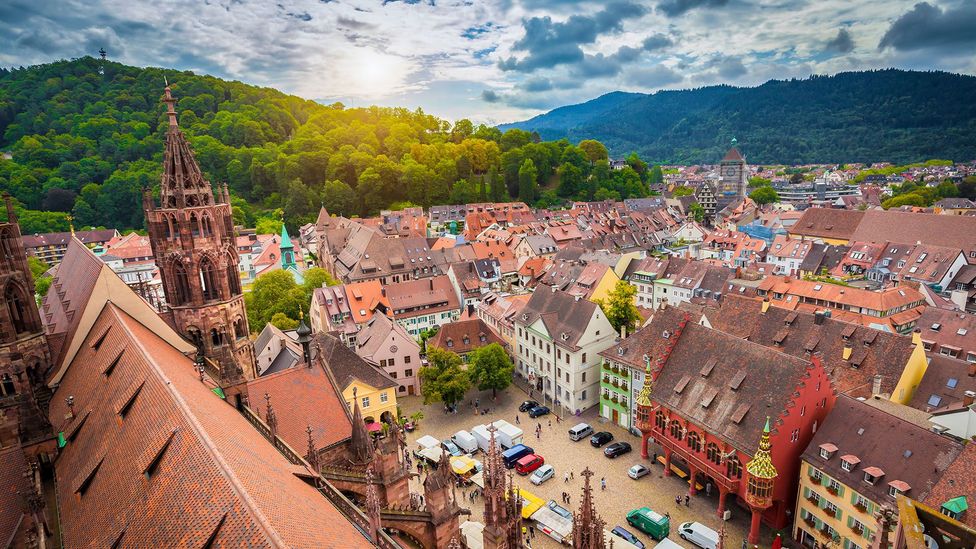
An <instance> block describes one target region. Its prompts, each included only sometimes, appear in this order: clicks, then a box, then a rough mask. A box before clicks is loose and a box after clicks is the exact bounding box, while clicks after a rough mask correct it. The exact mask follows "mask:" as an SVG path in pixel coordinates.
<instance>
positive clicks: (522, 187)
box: [518, 158, 538, 204]
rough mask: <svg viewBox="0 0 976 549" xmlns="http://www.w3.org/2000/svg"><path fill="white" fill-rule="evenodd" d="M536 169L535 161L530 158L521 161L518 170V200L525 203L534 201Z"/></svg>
mask: <svg viewBox="0 0 976 549" xmlns="http://www.w3.org/2000/svg"><path fill="white" fill-rule="evenodd" d="M537 173H538V172H537V171H536V169H535V162H533V161H532V159H531V158H526V159H525V162H522V167H520V168H519V172H518V181H519V187H518V196H519V200H521V201H522V202H525V203H526V204H531V203H532V202H534V201H535V195H536V191H537V187H538V185H537V184H536V176H537Z"/></svg>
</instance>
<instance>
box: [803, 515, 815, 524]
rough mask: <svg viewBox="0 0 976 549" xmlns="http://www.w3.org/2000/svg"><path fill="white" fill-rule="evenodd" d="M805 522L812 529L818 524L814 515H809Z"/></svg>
mask: <svg viewBox="0 0 976 549" xmlns="http://www.w3.org/2000/svg"><path fill="white" fill-rule="evenodd" d="M803 522H805V523H807V526H810V527H813V526H816V524H817V521H816V520H814V518H813V515H807V516H806V517H804V518H803Z"/></svg>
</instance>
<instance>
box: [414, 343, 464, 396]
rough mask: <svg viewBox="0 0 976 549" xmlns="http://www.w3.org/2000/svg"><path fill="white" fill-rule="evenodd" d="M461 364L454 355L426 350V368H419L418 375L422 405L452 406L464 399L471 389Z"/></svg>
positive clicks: (437, 350) (440, 350)
mask: <svg viewBox="0 0 976 549" xmlns="http://www.w3.org/2000/svg"><path fill="white" fill-rule="evenodd" d="M461 364H462V362H461V357H459V356H458V355H457V354H456V353H452V352H451V351H447V350H444V349H440V348H438V347H430V348H428V349H427V366H423V367H421V368H420V373H419V375H420V394H422V395H423V396H424V404H430V403H432V402H443V403H444V404H445V405H447V406H453V405H454V404H455V403H456V402H458V401H460V400H461V399H463V398H464V394H465V393H467V392H468V389H470V388H471V379H470V378H469V376H468V372H467V371H465V370H464V369H463V368H462V367H461Z"/></svg>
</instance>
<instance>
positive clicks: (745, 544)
mask: <svg viewBox="0 0 976 549" xmlns="http://www.w3.org/2000/svg"><path fill="white" fill-rule="evenodd" d="M747 547H749V545H748V544H747V543H746V540H742V549H746V548H747Z"/></svg>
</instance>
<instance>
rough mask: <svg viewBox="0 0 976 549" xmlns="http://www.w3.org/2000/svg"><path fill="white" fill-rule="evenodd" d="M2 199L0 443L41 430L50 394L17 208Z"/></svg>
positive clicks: (22, 439)
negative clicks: (3, 212)
mask: <svg viewBox="0 0 976 549" xmlns="http://www.w3.org/2000/svg"><path fill="white" fill-rule="evenodd" d="M4 200H5V202H6V208H7V221H6V222H5V223H0V418H6V420H5V421H0V447H5V446H11V445H17V444H18V443H19V442H27V439H33V438H35V434H39V435H45V434H47V431H48V428H49V427H50V426H49V425H47V423H46V420H44V419H43V414H42V413H40V410H39V407H42V408H43V407H46V404H47V401H48V400H49V398H50V391H48V390H47V388H46V387H44V377H45V375H46V374H47V372H48V369H49V368H50V366H51V356H50V351H49V348H48V344H47V337H46V336H45V333H44V326H43V324H42V323H41V315H40V313H39V312H38V310H37V305H35V303H34V279H33V277H31V271H30V267H29V266H28V264H27V255H26V253H25V251H24V245H23V241H22V239H21V234H20V226H19V225H18V224H17V214H16V213H15V212H14V209H13V204H12V202H11V200H10V197H9V195H8V196H4ZM14 409H16V412H13V410H14ZM34 420H41V421H39V422H38V421H34ZM35 423H37V424H36V425H35ZM35 431H36V433H35ZM18 439H19V440H18Z"/></svg>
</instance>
